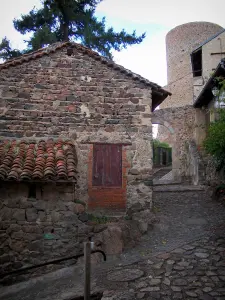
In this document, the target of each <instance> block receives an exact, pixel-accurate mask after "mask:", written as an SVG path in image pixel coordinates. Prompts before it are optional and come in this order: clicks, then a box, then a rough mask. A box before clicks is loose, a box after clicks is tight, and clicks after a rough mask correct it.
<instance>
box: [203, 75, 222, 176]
mask: <svg viewBox="0 0 225 300" xmlns="http://www.w3.org/2000/svg"><path fill="white" fill-rule="evenodd" d="M216 81H217V82H218V87H219V89H218V94H217V103H219V104H220V105H219V107H218V108H215V109H214V110H215V112H214V113H215V114H216V116H217V117H216V120H215V122H213V123H211V124H210V126H209V129H208V133H207V137H206V139H205V141H204V143H203V145H204V148H205V150H206V152H207V153H208V154H211V155H212V157H213V158H214V162H215V166H216V169H217V170H218V171H220V170H222V169H224V170H225V109H224V108H221V104H222V105H223V104H224V103H225V98H224V93H225V79H224V78H221V77H219V78H216Z"/></svg>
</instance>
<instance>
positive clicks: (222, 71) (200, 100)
mask: <svg viewBox="0 0 225 300" xmlns="http://www.w3.org/2000/svg"><path fill="white" fill-rule="evenodd" d="M218 76H224V77H225V60H221V62H220V63H219V64H218V66H217V68H216V70H215V71H214V73H213V75H212V76H211V77H210V78H209V80H208V81H207V83H206V84H205V86H204V88H203V89H202V91H201V93H200V94H199V96H198V97H197V99H196V100H195V102H194V104H193V106H194V107H195V108H200V107H202V106H206V105H208V104H209V102H210V101H211V100H212V98H213V94H212V91H211V89H212V87H213V86H214V85H215V82H214V79H215V77H218Z"/></svg>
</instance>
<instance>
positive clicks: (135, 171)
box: [129, 168, 140, 175]
mask: <svg viewBox="0 0 225 300" xmlns="http://www.w3.org/2000/svg"><path fill="white" fill-rule="evenodd" d="M129 174H131V175H139V174H140V172H139V170H138V169H135V168H133V169H130V170H129Z"/></svg>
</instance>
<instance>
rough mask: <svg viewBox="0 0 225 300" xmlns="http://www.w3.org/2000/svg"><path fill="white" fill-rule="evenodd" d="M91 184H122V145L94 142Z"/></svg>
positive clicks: (99, 185)
mask: <svg viewBox="0 0 225 300" xmlns="http://www.w3.org/2000/svg"><path fill="white" fill-rule="evenodd" d="M92 186H96V187H108V188H109V187H121V186H122V146H121V145H115V144H114V145H113V144H108V145H106V144H95V145H94V146H93V170H92Z"/></svg>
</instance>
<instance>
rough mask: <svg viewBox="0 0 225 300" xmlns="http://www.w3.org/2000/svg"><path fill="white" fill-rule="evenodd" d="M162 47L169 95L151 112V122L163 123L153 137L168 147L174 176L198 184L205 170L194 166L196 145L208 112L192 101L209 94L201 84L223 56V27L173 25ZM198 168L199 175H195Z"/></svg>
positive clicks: (211, 24)
mask: <svg viewBox="0 0 225 300" xmlns="http://www.w3.org/2000/svg"><path fill="white" fill-rule="evenodd" d="M166 49H167V79H168V84H167V86H166V87H165V89H166V90H168V91H170V92H171V93H172V95H171V96H170V97H168V98H167V99H166V100H165V101H164V102H163V103H162V104H161V105H160V109H159V110H156V111H155V112H154V113H153V116H152V121H153V123H154V124H160V125H163V126H160V127H159V131H158V135H157V139H159V140H160V141H161V142H167V143H168V144H169V145H170V146H171V147H172V153H173V161H172V165H173V176H174V179H176V180H177V179H179V180H181V181H182V180H189V181H190V182H192V183H194V184H198V183H199V182H203V181H204V180H203V178H204V176H205V172H204V171H203V168H204V166H203V165H204V164H202V165H201V168H198V167H197V166H196V164H198V163H199V161H200V158H199V155H198V150H197V148H198V146H199V145H201V143H202V141H203V140H204V138H205V136H206V131H207V126H208V125H207V121H206V120H207V119H209V114H208V110H205V109H202V106H201V105H196V103H200V102H201V103H203V102H205V103H206V102H207V101H208V100H206V99H205V100H204V98H205V97H207V99H208V96H209V94H207V96H206V94H205V92H206V90H205V87H206V89H207V85H208V81H209V80H210V78H211V76H212V74H213V73H214V72H215V70H216V68H217V66H218V64H219V63H220V61H221V59H223V58H225V29H224V28H222V27H221V26H219V25H217V24H214V23H209V22H191V23H187V24H183V25H180V26H177V27H176V28H174V29H172V30H171V31H170V32H169V33H168V34H167V36H166ZM199 97H200V98H199ZM200 99H201V100H200ZM199 101H200V102H199ZM207 105H208V103H207ZM203 106H205V105H203ZM212 118H213V115H211V119H212ZM199 169H201V176H196V173H199ZM200 177H201V180H199V178H200Z"/></svg>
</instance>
